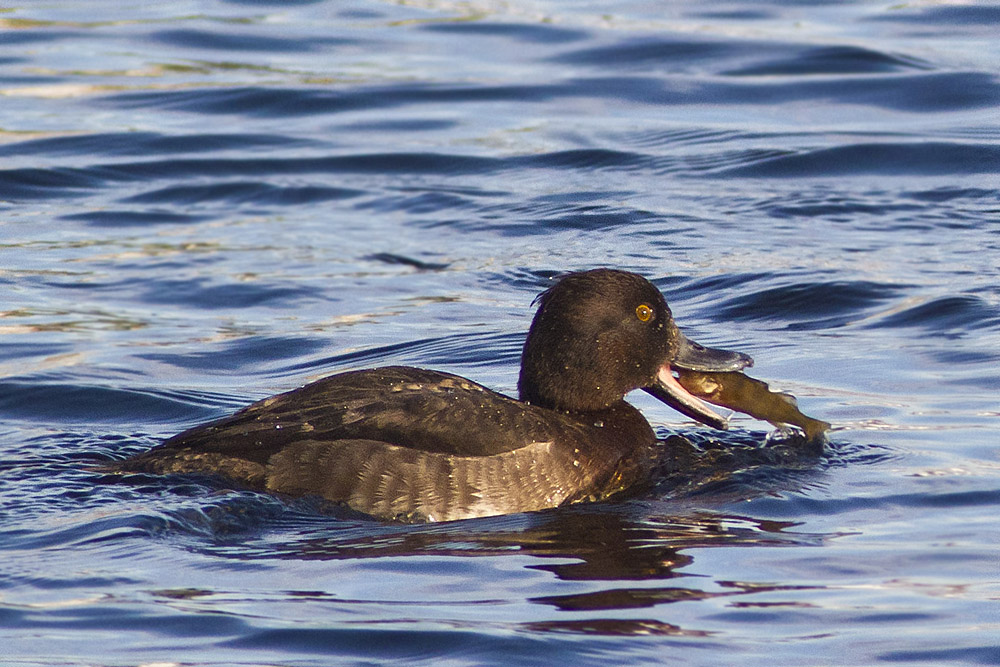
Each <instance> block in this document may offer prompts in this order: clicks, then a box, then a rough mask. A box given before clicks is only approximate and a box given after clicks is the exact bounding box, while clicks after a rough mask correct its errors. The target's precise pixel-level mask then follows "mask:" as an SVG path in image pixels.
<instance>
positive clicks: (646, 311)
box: [635, 304, 653, 322]
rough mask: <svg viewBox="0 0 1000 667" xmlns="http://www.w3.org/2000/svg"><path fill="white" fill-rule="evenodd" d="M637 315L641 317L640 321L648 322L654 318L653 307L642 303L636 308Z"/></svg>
mask: <svg viewBox="0 0 1000 667" xmlns="http://www.w3.org/2000/svg"><path fill="white" fill-rule="evenodd" d="M635 316H636V317H638V318H639V321H640V322H648V321H649V320H651V319H652V318H653V309H652V308H650V307H649V306H647V305H646V304H642V305H641V306H639V307H638V308H636V309H635Z"/></svg>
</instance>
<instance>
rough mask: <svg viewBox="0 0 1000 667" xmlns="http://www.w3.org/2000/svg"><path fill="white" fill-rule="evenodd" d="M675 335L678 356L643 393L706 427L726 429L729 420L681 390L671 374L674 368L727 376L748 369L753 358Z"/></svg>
mask: <svg viewBox="0 0 1000 667" xmlns="http://www.w3.org/2000/svg"><path fill="white" fill-rule="evenodd" d="M677 335H678V337H679V343H680V345H679V347H678V350H677V356H675V357H674V359H672V360H671V361H670V362H669V363H666V364H664V365H663V366H662V367H661V368H660V371H659V373H657V375H656V382H655V384H653V386H651V387H646V391H647V392H649V393H650V394H652V395H653V396H655V397H656V398H658V399H660V400H661V401H663V402H664V403H666V404H667V405H669V406H670V407H672V408H673V409H674V410H677V411H678V412H680V413H681V414H684V415H687V416H688V417H691V418H692V419H697V420H698V421H700V422H701V423H703V424H706V425H707V426H711V427H713V428H717V429H722V430H725V429H726V428H729V420H728V419H726V418H725V417H722V416H720V415H718V414H716V413H715V412H713V411H712V410H711V408H709V407H708V405H706V404H705V402H704V401H702V400H701V399H699V398H697V397H695V396H694V395H692V394H691V393H690V392H688V391H687V390H686V389H685V388H684V387H682V386H681V385H680V383H679V382H677V379H676V378H675V377H674V373H673V371H674V369H675V368H681V369H686V370H692V371H707V372H713V373H720V372H721V373H730V372H734V371H740V370H743V369H744V368H746V367H747V366H753V359H751V358H750V357H748V356H747V355H745V354H743V353H742V352H732V351H730V350H717V349H714V348H711V347H705V346H704V345H699V344H698V343H696V342H694V341H693V340H689V339H688V338H687V337H686V336H685V335H684V334H682V333H680V332H679V331H678V332H677Z"/></svg>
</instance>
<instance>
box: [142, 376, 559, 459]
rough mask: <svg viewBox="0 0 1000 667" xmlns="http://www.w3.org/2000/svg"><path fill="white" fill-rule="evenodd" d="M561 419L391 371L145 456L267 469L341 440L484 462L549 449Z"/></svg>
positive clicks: (270, 402) (336, 385)
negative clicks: (532, 447)
mask: <svg viewBox="0 0 1000 667" xmlns="http://www.w3.org/2000/svg"><path fill="white" fill-rule="evenodd" d="M561 417H562V416H561V415H558V414H555V413H553V414H549V412H548V411H544V410H540V409H538V408H535V407H534V406H529V405H526V404H524V403H521V402H519V401H515V400H513V399H511V398H509V397H507V396H504V395H502V394H498V393H496V392H494V391H491V390H489V389H487V388H485V387H483V386H481V385H479V384H476V383H474V382H471V381H469V380H466V379H464V378H461V377H459V376H457V375H451V374H448V373H441V372H438V371H428V370H423V369H419V368H410V367H405V366H393V367H387V368H380V369H371V370H363V371H353V372H348V373H341V374H338V375H333V376H330V377H327V378H323V379H322V380H317V381H316V382H313V383H312V384H308V385H306V386H304V387H301V388H299V389H296V390H294V391H290V392H287V393H284V394H279V395H277V396H272V397H271V398H267V399H264V400H262V401H258V402H257V403H254V404H252V405H250V406H248V407H246V408H244V409H242V410H240V411H239V412H237V413H235V414H233V415H231V416H229V417H225V418H223V419H220V420H218V421H215V422H210V423H208V424H204V425H201V426H196V427H194V428H192V429H189V430H187V431H184V432H183V433H180V434H178V435H176V436H174V437H172V438H170V439H169V440H167V441H166V442H164V443H163V445H162V446H160V447H158V448H156V449H154V450H152V451H151V452H149V453H148V454H147V455H145V456H156V455H160V456H163V455H166V454H168V452H169V451H171V450H174V451H176V450H178V449H189V450H197V451H199V452H201V453H204V454H208V453H216V454H220V455H225V456H230V457H237V458H241V459H245V460H247V461H251V462H254V463H258V464H266V463H267V461H268V460H270V458H271V457H272V456H273V455H275V454H276V453H278V452H280V451H282V449H284V448H285V447H288V446H289V445H290V444H292V443H295V442H299V441H304V440H309V441H314V442H334V441H337V440H344V439H355V440H372V441H377V442H384V443H388V444H391V445H394V446H398V447H403V448H411V449H415V450H419V451H426V452H437V453H443V454H451V455H458V456H489V455H493V454H499V453H502V452H508V451H512V450H514V449H518V448H520V447H524V446H525V445H527V444H530V443H532V442H542V441H551V440H552V439H553V437H554V435H555V433H556V432H557V430H558V429H559V428H565V425H564V424H561V423H555V422H561V421H562V419H561ZM566 421H567V422H569V420H566Z"/></svg>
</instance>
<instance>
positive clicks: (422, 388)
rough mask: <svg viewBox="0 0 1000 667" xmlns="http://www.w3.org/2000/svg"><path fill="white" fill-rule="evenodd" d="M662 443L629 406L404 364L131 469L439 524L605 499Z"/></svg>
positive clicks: (301, 397) (166, 449) (337, 382)
mask: <svg viewBox="0 0 1000 667" xmlns="http://www.w3.org/2000/svg"><path fill="white" fill-rule="evenodd" d="M655 441H656V438H655V436H654V434H653V431H652V429H650V427H649V424H648V423H647V422H646V420H645V418H643V416H642V415H641V414H640V413H639V411H638V410H636V409H635V408H633V407H632V406H630V405H628V404H627V403H625V402H624V401H623V402H622V403H621V404H619V405H616V406H614V407H611V408H608V409H605V410H602V411H598V412H594V413H589V414H588V415H586V416H585V417H584V416H576V415H569V414H566V413H562V412H556V411H554V410H547V409H545V408H540V407H537V406H534V405H530V404H525V403H522V402H520V401H515V400H514V399H512V398H509V397H507V396H504V395H502V394H498V393H496V392H494V391H491V390H489V389H487V388H485V387H483V386H481V385H478V384H476V383H474V382H470V381H469V380H466V379H463V378H460V377H458V376H456V375H450V374H447V373H439V372H436V371H428V370H423V369H419V368H408V367H401V366H394V367H388V368H380V369H373V370H363V371H354V372H349V373H342V374H339V375H334V376H331V377H328V378H324V379H322V380H319V381H317V382H314V383H312V384H310V385H307V386H305V387H302V388H301V389H297V390H295V391H292V392H288V393H285V394H280V395H278V396H274V397H271V398H268V399H266V400H263V401H260V402H258V403H255V404H253V405H251V406H249V407H247V408H245V409H243V410H241V411H240V412H238V413H236V414H235V415H233V416H231V417H228V418H225V419H222V420H220V421H218V422H213V423H211V424H208V425H204V426H199V427H196V428H194V429H191V430H190V431H186V432H184V433H181V434H179V435H177V436H175V437H173V438H171V439H170V440H167V441H166V442H165V443H164V444H163V445H162V446H161V447H158V448H157V449H154V450H152V451H150V452H148V453H147V454H145V455H140V456H138V457H136V458H134V459H131V460H130V461H128V462H126V463H125V467H126V468H127V469H129V470H142V471H145V472H155V473H160V474H165V473H199V472H206V471H210V472H213V473H217V474H221V475H223V476H225V477H228V478H230V479H233V480H236V481H239V482H241V483H243V484H245V485H247V486H250V487H252V488H256V489H261V490H266V491H271V492H275V493H284V494H290V495H306V494H313V495H319V496H322V497H324V498H327V499H330V500H335V501H338V502H343V503H345V504H346V505H348V506H350V507H353V508H355V509H358V510H361V511H363V512H365V513H367V514H372V515H375V516H379V517H384V518H395V519H404V520H429V521H433V520H448V519H453V518H467V517H474V516H488V515H493V514H507V513H510V512H523V511H531V510H537V509H543V508H546V507H555V506H557V505H562V504H565V503H571V502H578V501H581V500H597V499H601V498H606V497H607V496H609V495H612V494H613V493H616V492H618V491H621V490H622V489H624V488H627V487H629V486H631V485H632V484H634V483H635V482H637V481H639V480H640V479H642V478H643V477H644V476H645V474H646V473H647V471H648V467H649V465H650V461H651V459H652V457H651V455H650V452H649V448H650V447H652V446H653V445H654V443H655Z"/></svg>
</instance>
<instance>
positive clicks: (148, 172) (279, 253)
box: [0, 0, 1000, 665]
mask: <svg viewBox="0 0 1000 667" xmlns="http://www.w3.org/2000/svg"><path fill="white" fill-rule="evenodd" d="M998 29H1000V8H998V7H997V6H996V5H989V4H962V3H944V2H940V3H938V2H923V3H912V4H909V3H903V4H893V3H883V4H878V3H828V4H821V3H810V4H801V3H791V2H789V3H782V2H766V3H740V2H731V3H723V4H719V3H642V2H628V1H626V0H621V1H619V2H611V3H609V2H600V3H589V4H587V3H579V2H574V3H564V2H558V1H556V0H541V1H539V2H532V3H499V2H463V3H445V2H434V1H426V2H424V1H421V2H408V3H380V2H294V3H293V2H282V3H268V2H249V1H246V2H235V1H233V2H222V1H218V2H212V1H210V0H190V1H189V2H181V3H178V2H171V3H148V2H146V3H123V2H88V3H76V2H65V1H64V2H59V1H53V2H46V3H28V4H25V5H24V6H19V7H15V8H11V9H7V10H4V11H3V13H0V142H2V143H0V221H2V222H0V244H2V245H0V257H2V263H0V283H2V294H3V302H2V305H0V309H2V310H0V334H2V337H0V376H2V379H0V384H2V387H0V470H2V472H0V552H2V553H0V638H2V639H0V646H2V648H0V656H2V658H3V659H2V662H3V663H4V664H11V665H92V664H106V665H138V664H150V663H172V664H192V665H194V664H196V665H229V664H244V665H265V664H266V665H318V664H345V663H346V664H351V663H398V664H483V663H501V662H502V663H506V664H540V665H542V664H544V665H552V664H580V665H591V664H600V665H606V664H615V663H622V662H630V663H663V662H667V661H669V662H670V663H673V664H690V665H699V664H706V665H708V664H710V665H719V664H735V663H739V664H742V665H774V664H781V665H816V664H845V665H871V664H877V663H883V662H885V663H903V664H934V665H941V664H1000V648H998V645H1000V642H998V641H997V638H998V636H1000V634H998V629H1000V605H998V599H1000V559H998V556H997V547H998V544H1000V540H998V534H1000V532H998V524H997V513H998V512H997V510H998V507H1000V442H998V437H997V427H998V416H1000V404H998V401H997V390H998V388H1000V370H998V369H1000V363H998V362H1000V352H998V350H1000V281H998V265H1000V252H998V250H1000V222H998V220H1000V176H998V174H1000V123H998V115H997V108H998V104H1000V77H998V66H997V63H1000V47H998V46H997V41H996V37H995V35H996V34H997V30H998ZM594 266H616V267H621V268H627V269H631V270H635V271H640V272H642V273H644V274H646V275H647V276H649V277H651V278H653V279H655V281H656V283H657V284H658V285H659V286H660V287H661V288H662V289H663V290H664V292H665V294H666V295H667V298H668V300H669V302H670V303H671V305H672V307H673V309H674V312H675V315H676V316H677V319H678V321H679V322H680V323H681V325H682V326H684V327H685V329H686V330H687V331H688V332H689V333H690V334H692V336H693V337H695V338H696V339H697V340H699V341H701V342H704V343H707V344H712V345H719V346H728V347H732V348H736V349H740V350H742V351H745V352H748V353H750V354H752V355H753V356H754V357H755V359H756V361H757V365H756V366H755V368H754V374H755V375H756V376H757V377H761V378H764V379H767V380H768V381H770V382H772V384H774V385H776V386H778V387H781V388H783V389H786V390H789V391H791V392H793V393H795V394H796V395H797V396H798V397H799V400H800V405H801V406H802V407H803V409H804V411H805V412H807V413H808V414H811V415H814V416H816V417H819V418H822V419H826V420H828V421H831V422H833V423H834V424H835V425H836V429H837V430H835V431H834V432H833V433H832V434H831V445H830V448H829V451H828V453H827V454H826V456H825V457H823V458H822V459H821V460H818V461H817V460H814V459H813V460H809V461H801V460H784V459H780V458H776V459H769V458H768V457H767V456H766V455H764V454H762V455H761V456H760V457H759V458H758V459H757V460H756V461H755V462H754V463H753V464H752V465H747V466H743V467H739V466H736V467H734V466H729V467H726V466H721V467H720V468H718V469H714V470H713V469H709V470H707V471H700V472H699V474H692V476H691V478H690V479H689V480H688V481H687V483H680V484H669V485H666V484H665V485H661V486H659V487H657V488H656V489H654V490H653V491H651V492H649V493H646V494H644V495H642V496H641V497H639V498H636V499H634V500H630V501H624V502H618V503H608V504H599V505H592V506H579V507H574V508H568V509H563V510H556V511H549V512H542V513H538V514H529V515H514V516H505V517H495V518H490V519H484V520H474V521H466V522H457V523H451V524H439V525H426V526H399V525H381V524H377V523H373V522H366V521H361V520H356V519H349V518H343V517H340V518H338V517H336V516H330V515H329V513H328V512H327V511H326V510H325V509H324V508H323V507H322V506H320V505H319V504H317V503H315V502H314V501H311V500H308V499H303V500H297V501H282V500H278V499H275V498H271V497H268V496H266V495H260V494H255V493H249V492H241V491H227V490H225V489H222V488H219V487H216V486H210V485H208V484H206V483H204V482H202V481H198V480H178V479H173V480H170V479H160V478H156V477H149V478H148V479H143V480H141V483H138V484H131V485H126V484H115V483H110V481H109V480H108V479H107V478H106V477H104V476H102V475H100V474H97V473H94V472H92V471H91V470H90V467H91V466H92V464H94V463H99V462H103V461H108V460H111V459H115V458H121V457H123V456H125V455H127V454H131V453H135V452H139V451H143V450H145V449H148V448H150V447H152V446H154V445H155V444H156V443H157V442H159V441H160V440H161V439H162V438H164V437H166V436H168V435H170V434H173V433H175V432H177V431H180V430H182V429H184V428H186V427H188V426H191V425H193V424H197V423H200V422H202V421H205V420H208V419H211V418H213V417H217V416H221V415H223V414H226V413H228V412H230V411H232V410H234V409H236V408H238V407H239V406H242V405H245V404H246V403H248V402H250V401H252V400H254V399H257V398H261V397H263V396H266V395H269V394H272V393H275V392H278V391H281V390H285V389H288V388H291V387H294V386H296V385H298V384H301V383H304V382H306V381H308V380H310V379H314V378H317V377H320V376H322V375H325V374H329V373H332V372H336V371H340V370H346V369H351V368H361V367H370V366H375V365H379V364H396V363H403V364H413V365H419V366H427V367H434V368H439V369H442V370H447V371H451V372H455V373H460V374H463V375H467V376H469V377H472V378H474V379H476V380H478V381H481V382H483V383H485V384H487V385H489V386H491V387H493V388H496V389H498V390H501V391H506V392H513V390H514V388H515V385H516V378H517V365H518V355H519V351H520V345H521V342H522V340H523V335H524V332H525V330H526V329H527V325H528V323H529V321H530V317H531V312H532V311H531V307H530V304H531V301H532V298H533V297H534V295H535V294H536V293H537V292H538V291H539V290H540V289H542V288H543V287H544V286H545V285H546V284H547V281H548V279H549V278H550V277H551V276H553V275H555V274H557V273H559V272H562V271H566V270H573V269H583V268H590V267H594ZM634 398H635V401H634V402H635V403H636V404H637V405H639V406H640V407H641V408H642V409H643V410H644V411H645V412H646V414H647V415H648V416H649V418H650V420H651V421H652V423H653V424H654V426H655V427H656V428H657V429H658V430H659V432H660V433H662V434H663V435H667V434H670V433H677V432H689V433H691V434H692V437H693V438H695V439H696V440H698V441H700V442H702V443H703V444H705V445H706V446H708V447H721V448H726V447H730V448H738V447H742V448H744V449H746V448H748V447H756V446H758V445H759V444H760V443H762V442H763V441H764V440H765V438H766V436H767V433H768V430H769V427H768V426H767V425H766V424H761V423H758V422H755V421H753V420H750V419H749V418H743V417H737V418H735V419H734V421H733V426H734V429H733V431H731V432H729V433H728V434H724V435H721V436H719V435H717V434H708V433H706V432H705V431H703V430H700V429H697V428H696V427H695V426H694V425H692V424H690V423H687V422H686V421H685V419H684V418H683V417H681V416H680V415H678V414H675V413H673V412H671V411H670V410H669V409H667V408H666V407H664V406H662V405H659V404H657V403H656V402H655V401H653V400H651V399H648V398H645V397H643V396H635V397H634ZM712 437H714V438H716V441H717V442H716V443H714V444H713V442H712V441H711V439H710V438H712Z"/></svg>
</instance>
